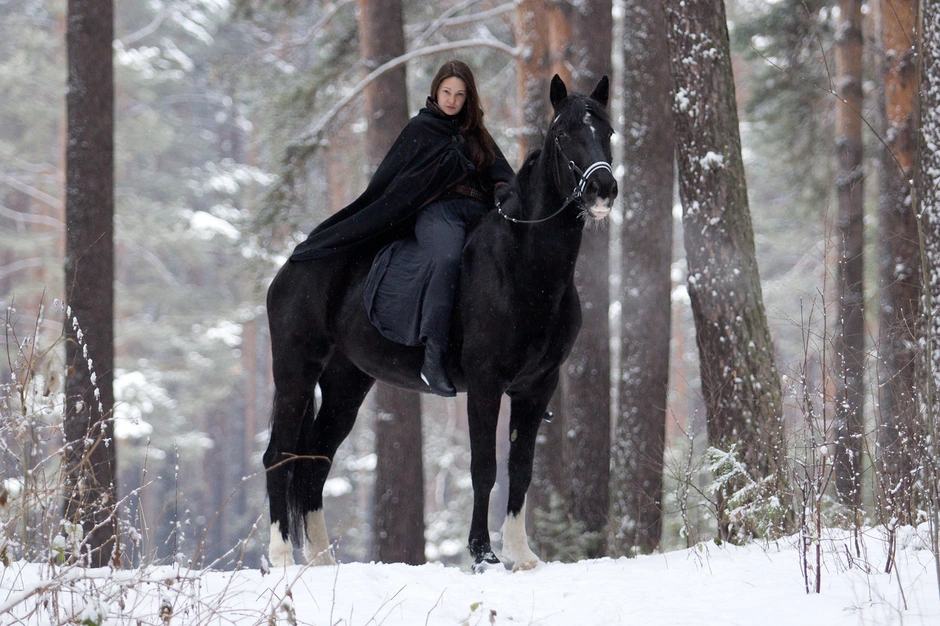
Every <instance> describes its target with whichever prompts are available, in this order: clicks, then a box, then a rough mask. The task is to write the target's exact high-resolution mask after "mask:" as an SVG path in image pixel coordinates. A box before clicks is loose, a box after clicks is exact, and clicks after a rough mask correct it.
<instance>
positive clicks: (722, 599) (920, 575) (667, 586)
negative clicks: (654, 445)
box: [0, 530, 940, 626]
mask: <svg viewBox="0 0 940 626" xmlns="http://www.w3.org/2000/svg"><path fill="white" fill-rule="evenodd" d="M914 538H915V534H914V532H913V531H912V530H910V531H909V532H907V533H904V534H902V535H901V540H900V544H901V548H900V549H899V551H898V567H897V569H896V570H895V572H894V573H892V574H891V575H888V574H884V573H883V568H884V564H885V553H884V548H885V542H884V541H883V539H882V535H881V534H880V533H879V532H878V531H875V530H872V531H869V532H867V533H866V534H865V535H863V536H862V541H861V545H862V548H863V558H862V559H861V560H860V559H855V558H854V557H853V558H852V559H851V563H850V560H849V557H848V554H849V553H851V552H852V551H853V550H854V548H853V546H854V541H853V540H852V539H851V536H848V535H842V536H841V538H840V539H830V540H827V541H826V542H825V544H824V545H825V554H824V559H823V572H822V593H821V594H818V595H817V594H806V592H805V589H804V581H803V575H802V571H801V567H800V559H799V552H798V551H797V550H796V548H795V547H794V541H793V540H792V539H791V540H782V541H780V542H777V543H773V544H771V545H769V546H760V545H758V544H752V545H749V546H745V547H735V546H717V545H715V544H713V543H712V544H702V545H701V546H698V547H696V548H693V549H691V550H685V551H677V552H670V553H667V554H658V555H652V556H645V557H639V558H636V559H626V558H622V559H598V560H591V561H582V562H579V563H574V564H561V563H548V564H542V565H540V566H539V567H538V568H536V569H535V570H532V571H529V572H518V573H511V572H508V571H491V572H487V573H485V574H482V575H471V574H469V573H467V572H465V571H462V570H460V569H457V568H453V567H444V566H443V565H440V564H429V565H423V566H420V567H412V566H407V565H398V564H392V565H385V564H363V563H347V564H341V565H338V566H335V567H320V568H306V567H302V566H294V567H290V568H287V569H286V570H285V569H280V570H275V571H272V572H270V573H268V574H267V575H262V573H261V572H260V571H259V570H242V571H238V572H189V573H187V572H186V570H178V569H176V568H173V567H160V568H151V569H147V570H144V571H137V572H117V573H114V574H111V573H110V572H107V571H105V570H92V571H91V572H89V574H90V573H92V572H95V573H97V575H98V579H97V580H96V581H93V582H90V581H88V580H85V581H82V582H80V583H77V584H75V586H74V587H71V589H72V590H73V591H72V592H70V591H68V589H70V588H69V587H68V586H67V585H53V586H52V590H51V591H50V590H47V591H46V592H45V593H44V594H42V595H43V596H44V597H45V598H46V599H49V598H51V595H50V594H56V598H57V600H58V601H59V605H60V607H62V609H61V610H60V613H59V614H58V619H56V618H54V617H53V616H52V615H51V614H50V612H49V610H48V609H39V610H38V611H37V610H35V609H36V607H37V600H38V598H39V595H36V596H34V597H32V598H31V599H30V600H29V601H27V602H25V603H21V604H19V605H18V606H16V607H13V613H12V614H10V613H7V614H3V615H2V616H0V623H3V624H18V623H26V624H49V623H57V622H59V621H60V620H62V618H63V617H65V616H66V615H68V614H69V613H71V614H72V615H76V614H77V615H79V616H85V617H91V618H94V617H95V616H103V617H104V619H103V620H101V621H100V622H98V623H101V624H132V623H135V622H136V621H137V620H140V623H143V624H164V623H169V624H182V625H186V626H189V625H191V624H210V623H211V624H237V625H239V626H242V625H248V624H268V623H271V622H269V620H270V618H271V617H272V616H274V618H275V621H274V622H273V623H277V624H291V623H296V624H318V625H319V624H324V625H326V624H330V625H337V624H338V625H342V626H365V625H366V624H382V625H385V626H393V625H399V624H402V625H409V626H411V625H420V624H447V625H460V624H470V625H472V624H482V625H485V624H490V623H495V624H539V625H546V626H548V625H562V624H564V625H581V624H586V625H595V624H597V625H606V624H643V625H679V624H683V625H685V624H688V625H695V626H701V625H712V624H714V625H723V626H724V625H732V624H760V625H763V626H776V625H781V626H783V625H786V626H793V625H800V626H804V625H813V624H819V625H826V626H833V625H843V624H844V625H848V624H852V625H857V624H873V625H874V624H877V625H879V626H880V625H887V624H906V625H913V624H940V599H938V598H940V592H938V587H937V580H936V575H935V570H934V565H933V555H932V554H931V553H930V551H929V550H926V549H922V547H920V546H918V547H915V545H914V544H916V542H914V541H912V539H914ZM847 548H848V550H849V552H846V549H847ZM864 554H867V567H866V562H865V560H864V559H865V556H864ZM898 575H899V576H900V581H899V580H898ZM108 576H110V578H108ZM42 578H45V579H46V582H47V583H48V581H49V573H48V570H44V573H43V574H42V575H41V574H40V570H39V566H37V565H22V564H16V565H12V566H10V567H7V568H3V569H0V608H2V607H3V606H4V605H8V603H9V601H10V600H11V599H14V598H15V597H22V596H21V595H20V594H22V593H23V591H24V589H26V590H28V589H31V588H33V586H34V585H37V584H42V580H41V579H42ZM106 581H109V582H106ZM121 581H123V582H121ZM169 581H173V582H172V584H168V583H169ZM121 586H123V587H124V588H125V593H124V600H123V601H124V609H123V610H122V609H120V608H119V605H118V604H117V601H116V600H115V599H114V598H111V599H110V600H109V599H108V595H109V594H110V595H112V596H113V595H114V594H115V591H114V590H115V589H117V588H119V587H121ZM288 589H289V590H290V592H289V594H288ZM902 590H903V594H902ZM905 601H906V604H907V609H906V610H905V609H904V606H905ZM71 603H74V604H71ZM161 603H162V604H163V605H164V607H165V608H164V612H163V615H164V616H166V617H167V622H164V620H163V619H162V618H161V617H160V606H161ZM69 606H73V607H74V608H73V609H71V610H66V607H69ZM166 607H169V608H166ZM72 611H74V613H73V612H72ZM27 612H29V613H31V615H30V617H29V618H28V619H26V620H25V622H23V621H19V619H18V618H22V617H23V616H24V615H25V614H26V613H27ZM102 614H103V615H102ZM293 620H295V621H293ZM63 621H65V620H63ZM79 621H80V620H79ZM95 621H96V620H94V619H92V622H95Z"/></svg>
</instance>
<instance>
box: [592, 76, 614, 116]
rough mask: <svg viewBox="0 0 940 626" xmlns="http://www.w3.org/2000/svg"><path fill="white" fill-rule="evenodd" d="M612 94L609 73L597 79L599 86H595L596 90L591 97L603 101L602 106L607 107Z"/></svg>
mask: <svg viewBox="0 0 940 626" xmlns="http://www.w3.org/2000/svg"><path fill="white" fill-rule="evenodd" d="M609 96H610V80H609V79H608V78H607V74H604V75H603V76H601V79H600V80H599V81H597V87H595V88H594V91H592V92H591V99H592V100H597V101H598V102H600V103H601V106H602V107H605V108H606V107H607V99H608V97H609Z"/></svg>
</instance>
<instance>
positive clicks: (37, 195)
mask: <svg viewBox="0 0 940 626" xmlns="http://www.w3.org/2000/svg"><path fill="white" fill-rule="evenodd" d="M0 183H5V184H7V185H9V186H10V187H13V188H14V189H16V190H17V191H22V192H23V193H25V194H26V195H28V196H29V197H31V198H33V199H35V200H39V201H40V202H44V203H46V204H48V205H49V206H51V207H54V208H56V209H61V208H62V201H61V200H59V199H58V198H56V197H55V196H50V195H49V194H47V193H46V192H44V191H40V190H39V189H36V188H35V187H33V186H31V185H27V184H26V183H24V182H23V181H21V180H19V179H16V178H14V177H12V176H10V175H9V174H4V173H3V172H0Z"/></svg>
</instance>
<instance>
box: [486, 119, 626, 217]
mask: <svg viewBox="0 0 940 626" xmlns="http://www.w3.org/2000/svg"><path fill="white" fill-rule="evenodd" d="M555 147H556V148H558V151H559V152H560V153H561V156H562V157H563V158H564V159H565V161H567V163H568V169H569V170H571V172H573V173H574V174H575V175H576V176H577V178H578V180H577V182H576V183H575V187H574V189H573V190H572V192H571V193H570V194H569V195H568V198H567V199H566V200H565V201H564V203H562V205H561V208H560V209H558V210H557V211H555V212H554V213H552V214H551V215H549V216H548V217H543V218H541V219H537V220H520V219H516V218H514V217H510V216H508V215H506V214H505V213H503V207H502V204H501V203H500V201H499V199H497V200H496V210H497V211H499V214H500V215H502V216H503V217H504V218H506V219H507V220H509V221H510V222H512V223H513V224H539V223H541V222H547V221H548V220H550V219H552V218H553V217H555V216H556V215H558V214H559V213H561V212H562V211H564V210H565V208H567V206H568V205H569V204H571V203H572V202H579V201H580V200H581V198H582V197H583V196H584V190H585V188H586V187H587V184H588V178H590V177H591V175H593V174H594V173H595V172H599V171H600V170H607V171H608V172H610V174H611V176H613V173H614V172H613V170H612V169H611V168H610V163H608V162H607V161H597V162H596V163H592V164H591V165H590V166H588V168H587V169H586V170H584V171H581V168H580V167H578V166H577V164H576V163H575V162H574V161H572V160H571V159H569V158H568V155H567V154H565V149H564V148H562V147H561V142H560V141H558V136H557V135H556V136H555Z"/></svg>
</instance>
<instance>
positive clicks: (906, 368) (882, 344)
mask: <svg viewBox="0 0 940 626" xmlns="http://www.w3.org/2000/svg"><path fill="white" fill-rule="evenodd" d="M880 9H881V10H880V11H879V13H878V15H879V17H880V21H881V29H880V31H881V43H882V55H881V73H882V76H883V80H884V107H885V124H886V127H887V128H886V132H885V139H886V142H887V145H886V146H884V147H883V148H882V150H881V153H880V174H881V198H880V207H879V221H880V225H879V226H880V228H879V229H880V231H881V258H880V276H881V301H880V311H879V326H880V333H879V334H880V341H879V344H878V389H879V393H878V395H879V398H880V401H879V407H880V410H879V412H878V418H879V424H878V432H877V440H878V454H877V462H878V463H879V465H880V468H881V471H882V473H883V476H884V488H883V489H882V490H881V491H882V494H881V496H882V497H883V498H884V499H885V502H886V504H887V505H888V506H890V508H891V511H892V515H894V516H897V517H898V520H899V522H900V523H901V524H912V523H914V522H915V520H914V519H913V515H914V514H915V512H916V501H915V499H914V485H913V482H914V480H913V479H914V475H913V470H914V464H913V455H914V454H916V452H915V450H913V449H912V446H913V445H914V438H913V436H912V435H913V433H912V427H913V426H914V424H915V421H916V413H917V391H916V359H917V343H916V342H917V323H918V322H917V319H918V315H919V313H920V296H921V291H920V279H921V275H920V241H919V238H918V237H919V236H918V232H917V216H916V214H915V209H914V206H913V200H914V198H913V195H912V193H911V191H912V190H911V186H910V182H909V181H911V180H912V179H913V178H914V159H915V156H916V149H915V145H916V137H915V127H916V120H917V113H916V102H917V73H916V69H917V64H916V55H915V51H916V49H915V45H914V44H915V39H914V36H915V32H914V18H915V15H916V13H917V1H916V0H881V2H880Z"/></svg>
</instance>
